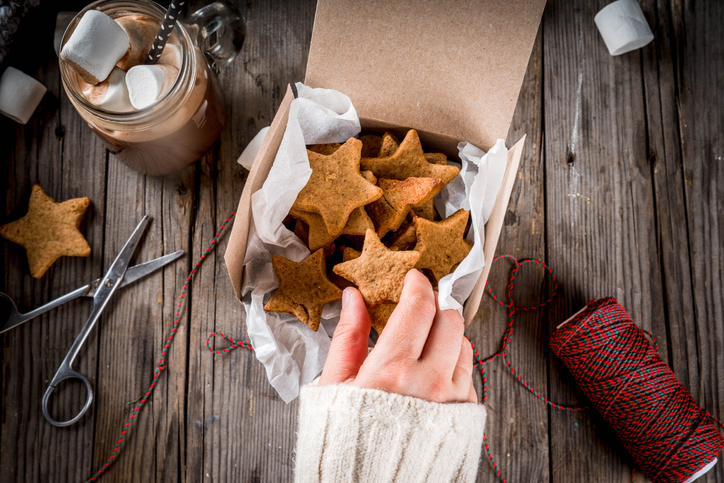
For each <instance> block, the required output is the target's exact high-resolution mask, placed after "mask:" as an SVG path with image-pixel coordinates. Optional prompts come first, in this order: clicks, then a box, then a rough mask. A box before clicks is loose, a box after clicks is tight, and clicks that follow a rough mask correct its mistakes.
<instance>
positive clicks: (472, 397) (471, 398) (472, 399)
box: [467, 379, 478, 404]
mask: <svg viewBox="0 0 724 483" xmlns="http://www.w3.org/2000/svg"><path fill="white" fill-rule="evenodd" d="M467 402H469V403H474V404H477V403H478V391H476V390H475V385H474V384H473V381H472V379H471V380H470V394H468V401H467Z"/></svg>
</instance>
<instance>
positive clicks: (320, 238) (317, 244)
mask: <svg viewBox="0 0 724 483" xmlns="http://www.w3.org/2000/svg"><path fill="white" fill-rule="evenodd" d="M289 214H290V215H292V217H294V218H296V219H298V220H302V221H303V222H304V223H306V224H307V226H308V227H309V234H308V240H309V249H310V250H311V251H315V250H318V249H320V248H323V247H326V246H327V245H329V244H330V243H332V242H333V241H334V240H335V239H336V238H337V237H335V236H332V234H330V233H329V232H328V231H327V226H326V225H325V224H324V220H323V219H322V217H321V216H320V215H319V214H318V213H311V212H308V211H300V210H295V209H294V208H292V209H291V210H290V211H289ZM374 227H375V225H374V224H373V223H372V220H371V219H370V217H369V215H368V214H367V212H366V211H365V209H364V208H362V207H360V208H355V209H354V210H353V211H352V213H350V215H349V219H348V220H347V224H346V225H344V228H343V229H342V232H341V233H340V235H364V234H365V233H366V232H367V230H371V229H374ZM300 238H301V237H300Z"/></svg>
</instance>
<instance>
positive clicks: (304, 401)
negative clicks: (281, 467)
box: [295, 384, 486, 483]
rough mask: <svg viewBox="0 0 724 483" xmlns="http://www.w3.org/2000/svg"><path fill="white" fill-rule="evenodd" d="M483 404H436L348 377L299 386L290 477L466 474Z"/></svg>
mask: <svg viewBox="0 0 724 483" xmlns="http://www.w3.org/2000/svg"><path fill="white" fill-rule="evenodd" d="M485 416H486V411H485V406H482V405H479V404H470V403H455V404H437V403H431V402H427V401H423V400H422V399H418V398H413V397H408V396H401V395H399V394H390V393H387V392H384V391H378V390H374V389H362V388H359V387H357V386H351V385H348V384H337V385H330V386H306V387H304V388H302V392H301V398H300V407H299V432H298V435H297V450H296V463H295V481H296V482H297V483H308V482H323V483H326V482H330V483H332V482H334V483H337V482H375V483H384V482H393V481H397V482H405V483H407V482H410V483H415V482H448V481H454V482H473V481H475V477H476V474H477V471H478V461H479V459H480V451H481V447H482V443H483V430H484V429H485Z"/></svg>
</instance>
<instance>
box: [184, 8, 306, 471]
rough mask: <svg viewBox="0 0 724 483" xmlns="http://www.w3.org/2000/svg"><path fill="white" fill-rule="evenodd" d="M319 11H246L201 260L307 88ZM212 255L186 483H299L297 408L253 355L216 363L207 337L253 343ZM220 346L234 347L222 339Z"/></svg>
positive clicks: (198, 226) (227, 82)
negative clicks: (257, 154) (285, 105)
mask: <svg viewBox="0 0 724 483" xmlns="http://www.w3.org/2000/svg"><path fill="white" fill-rule="evenodd" d="M314 7H315V3H314V2H311V1H308V2H298V1H294V2H293V1H288V2H278V3H254V4H251V5H246V6H245V9H244V10H243V14H244V16H245V18H246V22H247V43H246V45H245V49H244V51H243V52H242V54H241V56H240V58H238V59H237V60H236V61H235V62H234V63H233V64H231V65H230V66H229V68H227V70H226V71H224V72H223V73H222V75H221V78H220V80H221V83H222V85H223V86H225V87H226V89H225V100H226V102H227V115H228V120H227V124H226V126H225V128H224V131H223V132H222V134H221V138H220V140H219V141H218V142H217V143H216V145H215V146H214V147H212V150H211V151H210V152H209V153H208V154H207V156H206V157H205V158H204V159H202V161H201V162H200V163H199V164H198V167H199V176H198V185H197V200H198V201H197V207H196V217H195V223H194V226H193V232H192V233H193V239H192V251H193V254H194V255H193V257H194V259H195V258H198V256H199V255H200V253H201V251H202V250H203V249H204V248H205V247H206V245H207V244H208V242H209V240H210V239H211V237H213V235H214V231H215V229H216V227H217V226H218V225H219V224H220V223H221V222H222V221H223V220H224V219H225V218H226V216H228V214H229V213H230V212H231V211H232V210H234V209H235V208H236V206H237V204H238V200H239V197H240V196H241V192H242V189H243V183H244V180H245V179H246V175H247V174H248V173H247V172H246V171H245V170H244V169H243V168H241V167H240V166H239V165H238V164H236V158H237V157H238V155H239V153H240V152H241V150H242V149H243V147H244V146H245V145H246V143H247V142H248V141H249V140H251V138H252V137H253V136H254V135H256V133H257V132H258V130H259V129H261V128H262V127H264V126H267V125H269V124H271V120H272V118H273V115H274V113H275V112H276V109H277V107H278V106H279V103H280V102H281V100H282V97H283V94H284V92H285V90H286V86H287V84H288V83H293V82H296V81H301V80H303V78H304V67H305V65H306V56H307V51H308V48H309V42H310V39H311V27H312V22H313V19H314ZM226 239H227V238H226V237H224V238H222V240H221V241H220V243H219V247H218V248H217V249H216V251H215V252H214V253H213V254H212V255H210V258H209V259H208V260H207V262H205V265H204V267H203V268H202V270H201V272H200V273H199V275H198V280H197V282H195V285H194V289H193V301H192V303H191V320H190V325H189V327H190V337H189V340H190V346H189V386H188V408H189V413H188V423H187V435H188V436H187V437H188V446H187V458H188V460H187V462H186V473H185V475H184V479H185V481H199V480H200V479H201V478H211V479H213V480H216V481H226V480H228V481H250V482H253V481H280V482H281V481H291V480H292V476H293V474H292V468H293V464H292V461H293V450H294V444H295V431H296V416H297V404H296V403H292V404H288V405H287V404H285V403H284V402H283V401H282V400H281V399H280V398H279V397H278V396H277V394H276V392H275V391H274V389H273V388H272V387H271V386H270V385H269V383H268V381H267V378H266V372H265V370H264V367H263V366H262V365H261V364H260V363H259V362H258V361H256V358H255V357H254V355H253V354H251V353H249V352H248V351H245V350H236V351H233V352H232V353H230V354H228V355H226V356H223V357H222V356H214V355H212V354H210V353H209V352H208V350H207V349H206V346H205V340H206V337H207V335H208V334H209V333H210V332H213V331H222V332H224V333H226V334H229V335H231V336H232V337H235V338H245V337H246V329H245V325H244V322H243V321H244V315H243V314H244V310H243V307H242V305H241V304H240V303H239V302H238V301H237V300H236V299H235V298H234V296H233V289H232V287H231V283H230V281H229V277H228V274H227V272H226V268H225V266H224V264H223V257H222V254H223V253H224V251H225V249H226ZM216 343H217V344H220V345H221V346H226V344H227V343H226V342H225V341H224V340H223V339H217V340H216Z"/></svg>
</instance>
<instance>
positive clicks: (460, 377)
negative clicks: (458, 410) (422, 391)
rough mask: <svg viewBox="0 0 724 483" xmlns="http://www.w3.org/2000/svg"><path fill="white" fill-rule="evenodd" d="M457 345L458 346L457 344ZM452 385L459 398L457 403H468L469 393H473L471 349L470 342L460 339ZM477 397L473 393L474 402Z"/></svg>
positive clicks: (463, 338)
mask: <svg viewBox="0 0 724 483" xmlns="http://www.w3.org/2000/svg"><path fill="white" fill-rule="evenodd" d="M458 344H460V343H459V342H458ZM452 383H453V387H454V388H455V393H456V394H457V395H458V396H459V401H466V400H467V401H469V400H470V396H471V393H475V388H474V387H473V347H472V346H471V345H470V341H469V340H467V339H466V338H465V337H462V344H460V345H459V349H458V360H457V364H456V365H455V370H454V371H453V375H452ZM477 400H478V395H477V393H475V401H470V402H477Z"/></svg>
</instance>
